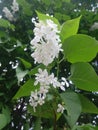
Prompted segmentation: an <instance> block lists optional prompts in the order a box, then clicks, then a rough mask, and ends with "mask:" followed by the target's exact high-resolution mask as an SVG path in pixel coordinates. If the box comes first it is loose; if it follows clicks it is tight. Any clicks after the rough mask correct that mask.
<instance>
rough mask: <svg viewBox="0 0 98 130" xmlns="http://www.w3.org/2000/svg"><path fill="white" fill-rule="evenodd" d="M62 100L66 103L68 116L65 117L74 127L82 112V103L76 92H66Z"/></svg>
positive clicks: (62, 95)
mask: <svg viewBox="0 0 98 130" xmlns="http://www.w3.org/2000/svg"><path fill="white" fill-rule="evenodd" d="M61 97H62V100H63V101H64V103H65V109H66V110H67V115H65V117H66V119H67V121H68V124H69V125H70V126H71V127H73V126H74V125H75V123H76V121H77V119H78V118H79V116H80V113H81V112H82V108H81V102H80V100H79V97H78V95H77V94H76V93H74V92H65V93H62V94H61Z"/></svg>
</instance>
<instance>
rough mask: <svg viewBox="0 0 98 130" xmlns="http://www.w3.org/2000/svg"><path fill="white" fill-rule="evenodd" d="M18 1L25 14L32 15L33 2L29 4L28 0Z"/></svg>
mask: <svg viewBox="0 0 98 130" xmlns="http://www.w3.org/2000/svg"><path fill="white" fill-rule="evenodd" d="M17 2H18V3H19V4H20V5H21V6H22V9H23V13H24V14H26V15H28V16H31V15H32V9H31V4H29V3H28V2H27V1H26V0H17Z"/></svg>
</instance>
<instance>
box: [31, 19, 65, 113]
mask: <svg viewBox="0 0 98 130" xmlns="http://www.w3.org/2000/svg"><path fill="white" fill-rule="evenodd" d="M33 23H34V24H35V28H34V35H35V37H34V39H33V40H32V41H31V45H32V48H33V49H34V52H33V53H32V54H31V56H32V57H33V58H34V60H35V63H42V64H44V65H45V66H48V65H49V64H50V63H52V62H53V61H54V59H55V58H58V54H59V52H60V51H62V49H61V40H60V37H59V30H58V27H57V25H56V24H55V23H54V22H53V21H52V20H50V19H48V20H46V21H39V22H36V21H35V20H34V19H33ZM35 76H36V77H35V82H34V85H35V86H36V85H38V84H39V85H40V88H39V89H38V90H35V91H33V92H31V96H30V100H29V102H30V105H31V106H32V107H33V109H34V111H36V107H37V106H38V105H43V104H44V103H45V99H46V96H47V93H48V92H49V89H50V88H51V87H54V88H55V89H57V88H59V89H61V90H62V91H65V87H64V86H65V85H67V86H68V83H67V81H66V79H65V78H64V77H62V78H61V81H58V78H57V77H55V76H54V73H51V74H48V71H47V69H44V70H42V69H41V68H39V69H38V73H37V74H35ZM63 111H64V107H63V106H62V105H61V104H58V108H57V112H61V113H63Z"/></svg>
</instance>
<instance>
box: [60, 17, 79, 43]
mask: <svg viewBox="0 0 98 130" xmlns="http://www.w3.org/2000/svg"><path fill="white" fill-rule="evenodd" d="M80 18H81V16H80V17H78V18H75V19H72V20H68V21H66V22H65V23H63V25H62V28H61V40H62V43H64V41H65V39H66V38H68V37H70V36H72V35H75V34H76V33H77V32H78V28H79V23H80Z"/></svg>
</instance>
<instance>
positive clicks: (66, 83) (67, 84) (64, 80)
mask: <svg viewBox="0 0 98 130" xmlns="http://www.w3.org/2000/svg"><path fill="white" fill-rule="evenodd" d="M61 80H62V82H61V84H62V85H63V86H64V85H66V87H69V83H68V82H67V80H66V78H64V77H62V78H61Z"/></svg>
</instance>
